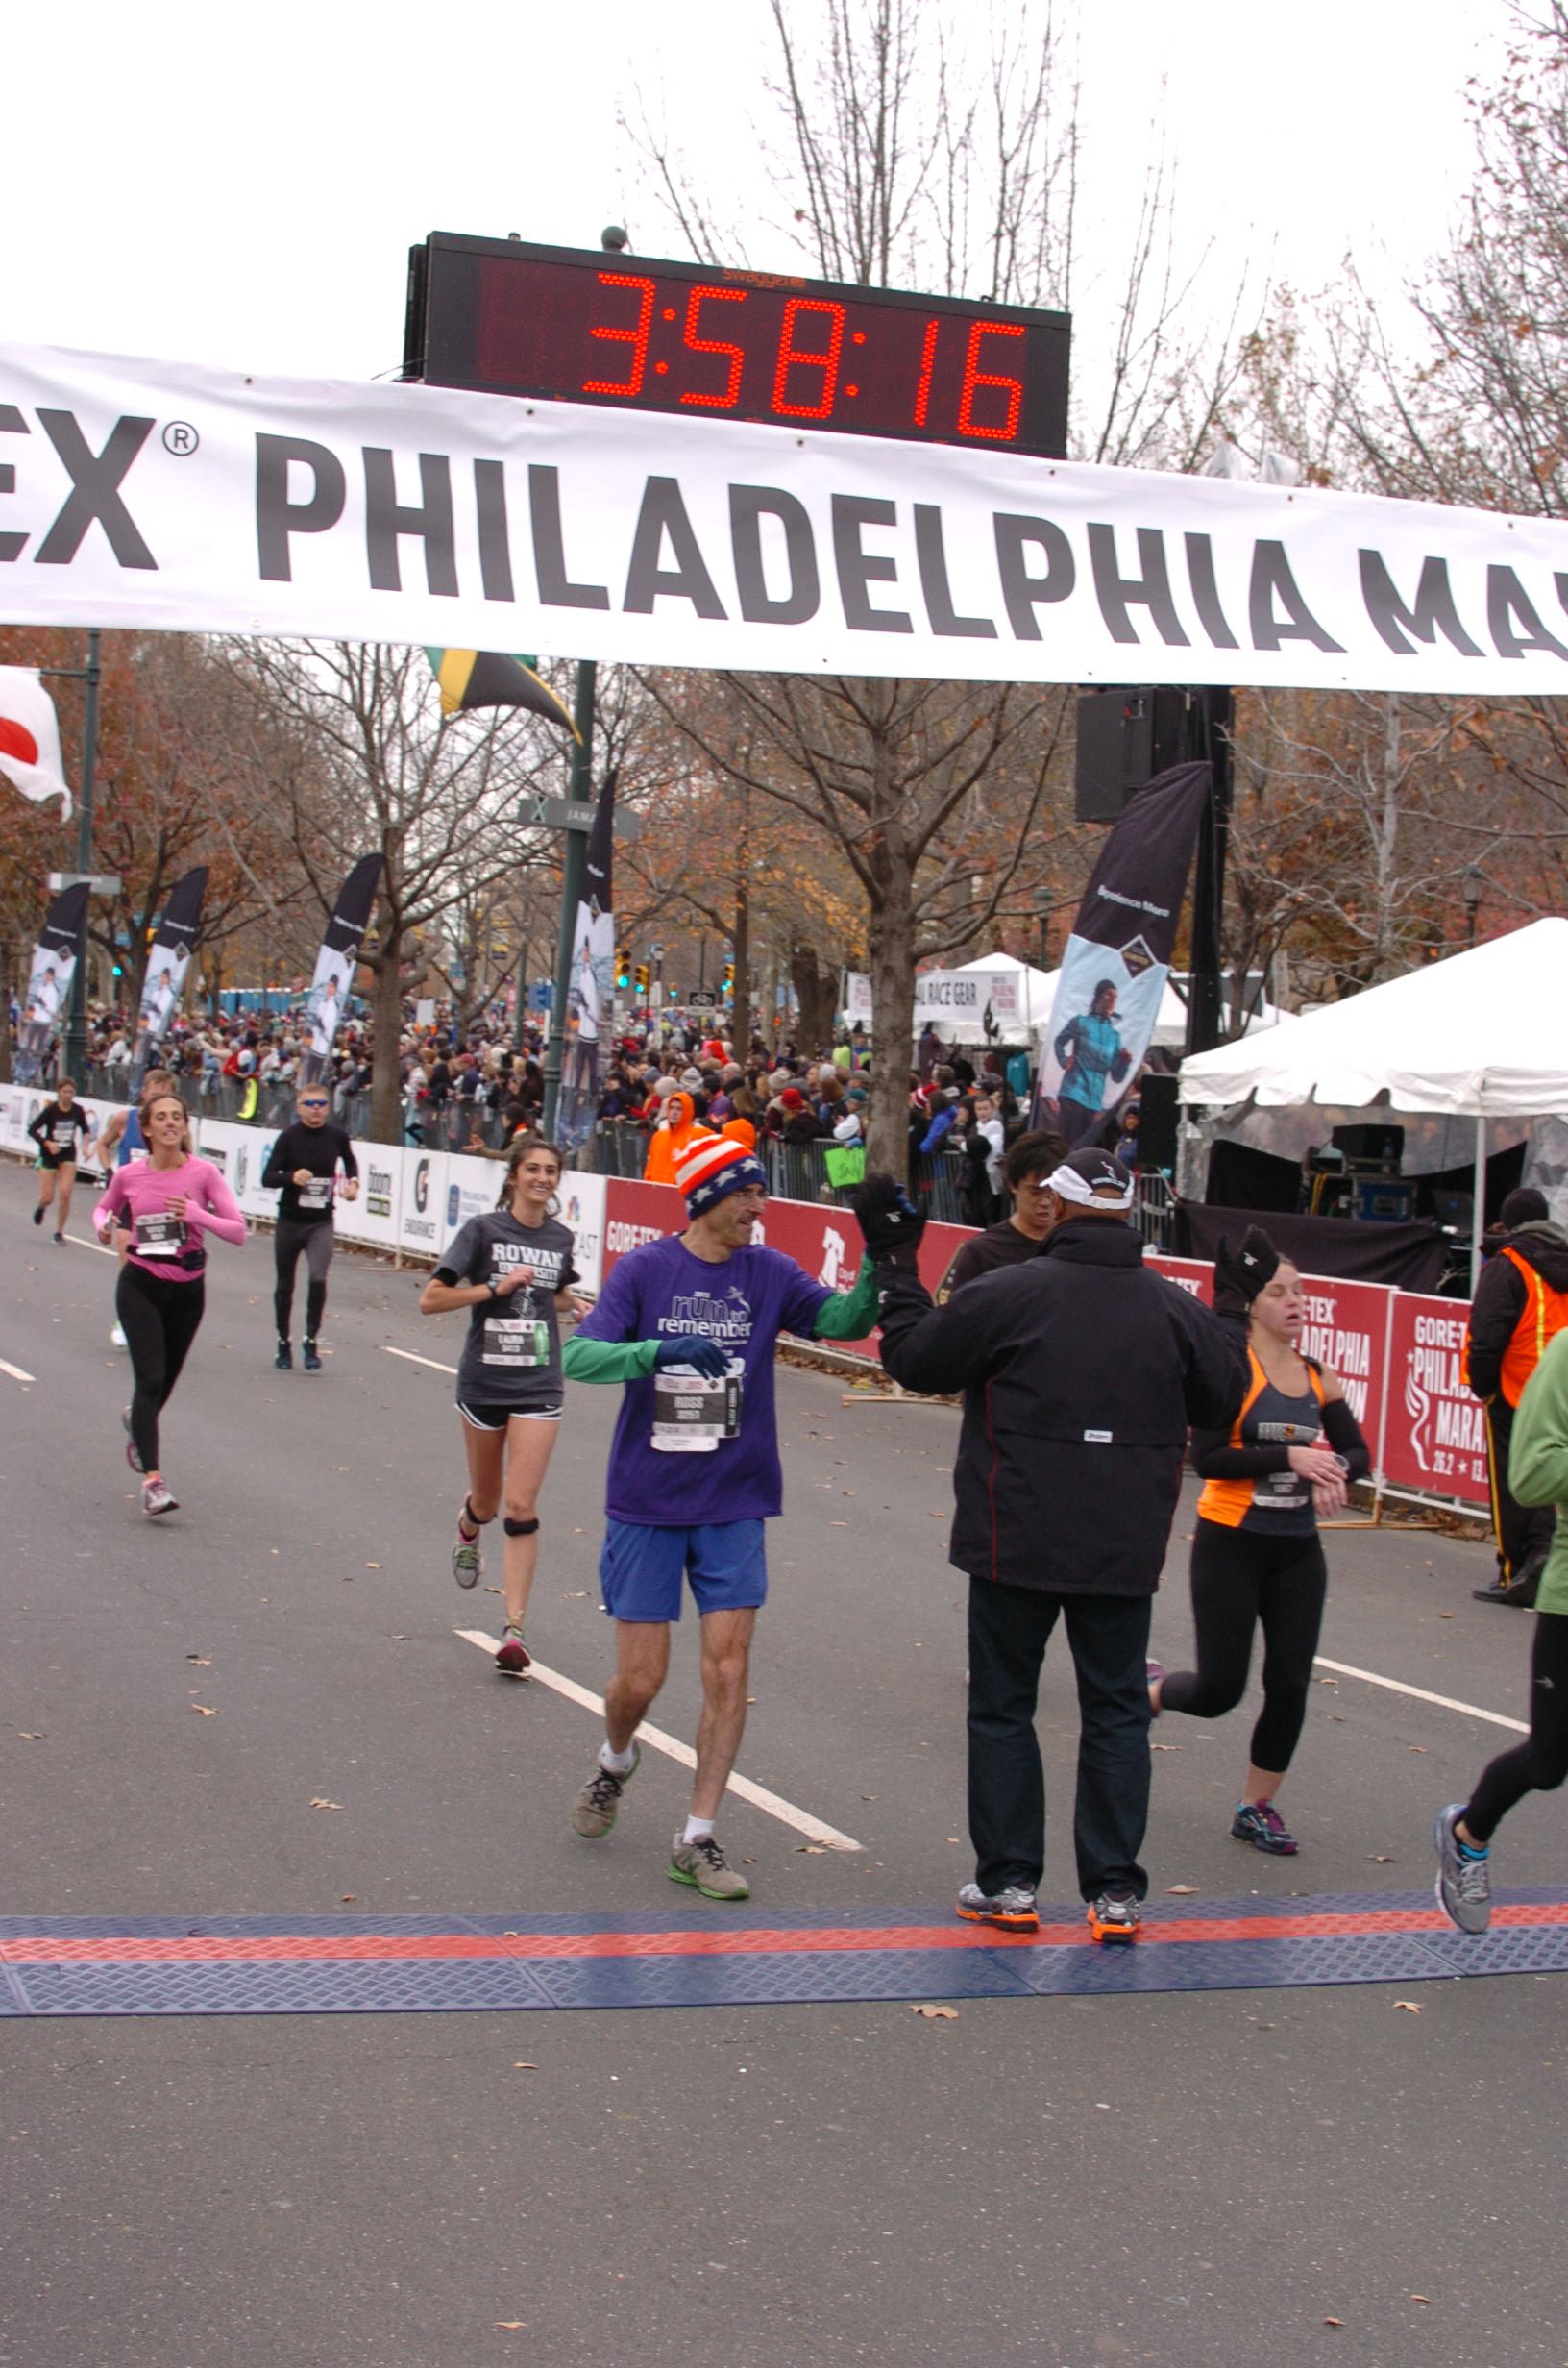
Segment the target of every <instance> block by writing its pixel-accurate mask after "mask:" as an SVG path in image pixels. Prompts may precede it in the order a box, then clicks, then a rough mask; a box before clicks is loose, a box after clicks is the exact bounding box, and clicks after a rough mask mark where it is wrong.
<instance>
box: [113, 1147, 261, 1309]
mask: <svg viewBox="0 0 1568 2368" xmlns="http://www.w3.org/2000/svg"><path fill="white" fill-rule="evenodd" d="M180 1193H184V1196H185V1211H184V1220H183V1221H182V1220H181V1219H180V1218H178V1217H175V1216H173V1215H171V1214H170V1212H169V1202H170V1200H171V1199H173V1198H174V1197H175V1196H176V1195H177V1194H180ZM92 1221H93V1223H94V1224H95V1225H96V1226H97V1228H98V1230H99V1232H100V1233H107V1232H108V1231H109V1229H110V1224H112V1223H118V1224H119V1225H120V1226H121V1227H122V1228H124V1229H125V1230H126V1231H128V1232H129V1233H130V1234H131V1235H132V1236H133V1240H132V1244H131V1249H130V1259H131V1263H132V1265H133V1266H137V1267H140V1268H141V1270H142V1271H143V1272H144V1273H147V1274H161V1275H162V1276H164V1278H165V1279H166V1280H167V1281H170V1282H177V1283H190V1282H194V1281H195V1280H196V1279H197V1277H198V1276H199V1275H200V1274H201V1272H202V1270H203V1269H204V1268H205V1267H206V1265H207V1250H206V1247H205V1246H204V1244H203V1241H202V1236H203V1234H204V1233H215V1234H216V1235H217V1237H218V1239H219V1241H220V1242H243V1241H244V1239H245V1220H244V1217H243V1216H242V1215H241V1213H240V1206H239V1202H238V1201H237V1200H236V1199H235V1198H234V1196H233V1193H232V1192H231V1191H230V1190H229V1187H228V1185H227V1184H226V1183H225V1182H224V1180H223V1178H222V1176H221V1175H220V1174H219V1173H218V1172H217V1170H216V1168H214V1167H213V1165H212V1162H211V1161H210V1160H209V1159H186V1160H183V1161H182V1162H181V1164H180V1166H179V1167H178V1168H155V1167H154V1166H153V1164H152V1162H151V1160H138V1161H136V1163H135V1165H134V1166H133V1167H129V1168H117V1169H116V1170H115V1171H114V1174H113V1176H112V1178H111V1179H110V1187H109V1190H108V1192H106V1193H105V1195H104V1196H103V1198H102V1200H100V1201H99V1203H98V1206H97V1207H96V1208H95V1209H94V1210H93V1213H92Z"/></svg>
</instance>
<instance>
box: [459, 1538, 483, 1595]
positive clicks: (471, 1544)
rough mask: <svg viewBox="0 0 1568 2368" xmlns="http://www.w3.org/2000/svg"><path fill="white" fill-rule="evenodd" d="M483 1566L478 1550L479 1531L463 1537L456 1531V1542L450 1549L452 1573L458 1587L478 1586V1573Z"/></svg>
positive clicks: (481, 1556)
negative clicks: (470, 1536) (468, 1536)
mask: <svg viewBox="0 0 1568 2368" xmlns="http://www.w3.org/2000/svg"><path fill="white" fill-rule="evenodd" d="M483 1568H484V1557H483V1555H482V1554H481V1553H480V1552H479V1533H478V1530H476V1531H475V1532H474V1535H473V1537H472V1538H465V1537H464V1536H463V1533H462V1531H461V1530H459V1531H458V1532H457V1542H456V1544H455V1545H454V1546H453V1549H452V1575H453V1578H454V1579H455V1580H456V1582H457V1584H458V1586H459V1587H478V1583H479V1573H480V1572H481V1571H482V1570H483Z"/></svg>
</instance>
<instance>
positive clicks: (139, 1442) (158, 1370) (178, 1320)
mask: <svg viewBox="0 0 1568 2368" xmlns="http://www.w3.org/2000/svg"><path fill="white" fill-rule="evenodd" d="M206 1304H207V1284H206V1282H205V1281H204V1280H203V1278H202V1276H201V1275H197V1276H196V1278H195V1280H194V1281H193V1282H188V1283H177V1282H174V1281H171V1280H169V1279H167V1278H165V1277H164V1276H163V1275H161V1274H149V1273H148V1272H147V1271H146V1270H145V1269H144V1268H142V1267H138V1266H135V1265H134V1264H133V1262H132V1261H131V1260H130V1259H129V1258H128V1259H127V1260H126V1262H125V1264H124V1266H123V1267H121V1269H120V1280H119V1285H118V1287H117V1289H116V1291H115V1294H114V1311H115V1314H116V1315H117V1316H118V1317H119V1320H120V1329H121V1331H122V1332H123V1333H124V1334H125V1339H126V1345H127V1346H128V1348H129V1349H130V1351H131V1370H132V1372H133V1373H134V1374H135V1384H136V1386H135V1391H134V1392H133V1394H132V1398H131V1437H132V1439H133V1441H134V1442H135V1450H136V1453H137V1454H138V1455H139V1456H140V1458H141V1468H142V1470H143V1471H157V1470H158V1469H159V1461H158V1418H159V1415H160V1414H161V1413H162V1411H163V1409H164V1407H165V1406H166V1405H167V1404H168V1402H169V1399H170V1398H171V1397H172V1395H173V1394H174V1385H175V1383H176V1382H177V1381H178V1380H179V1378H180V1370H181V1368H182V1367H183V1366H184V1362H185V1359H186V1357H187V1356H188V1355H189V1353H190V1344H191V1342H192V1341H193V1340H194V1339H195V1338H196V1334H197V1332H198V1330H199V1329H200V1327H201V1321H202V1312H203V1309H204V1308H205V1306H206Z"/></svg>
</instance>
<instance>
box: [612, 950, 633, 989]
mask: <svg viewBox="0 0 1568 2368" xmlns="http://www.w3.org/2000/svg"><path fill="white" fill-rule="evenodd" d="M615 983H616V986H617V988H618V989H620V988H625V987H629V986H630V984H631V949H630V947H629V946H617V948H616V950H615Z"/></svg>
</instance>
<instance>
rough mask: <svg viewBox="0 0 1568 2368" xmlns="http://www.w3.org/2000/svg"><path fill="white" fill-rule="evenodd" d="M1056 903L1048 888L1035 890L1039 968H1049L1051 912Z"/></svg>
mask: <svg viewBox="0 0 1568 2368" xmlns="http://www.w3.org/2000/svg"><path fill="white" fill-rule="evenodd" d="M1055 902H1056V899H1055V898H1054V897H1053V896H1052V894H1051V892H1050V890H1049V889H1048V888H1037V889H1036V890H1035V895H1034V906H1035V919H1036V921H1037V922H1038V923H1039V924H1040V967H1041V970H1042V971H1043V970H1049V968H1050V955H1051V912H1052V908H1053V907H1054V905H1055Z"/></svg>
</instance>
